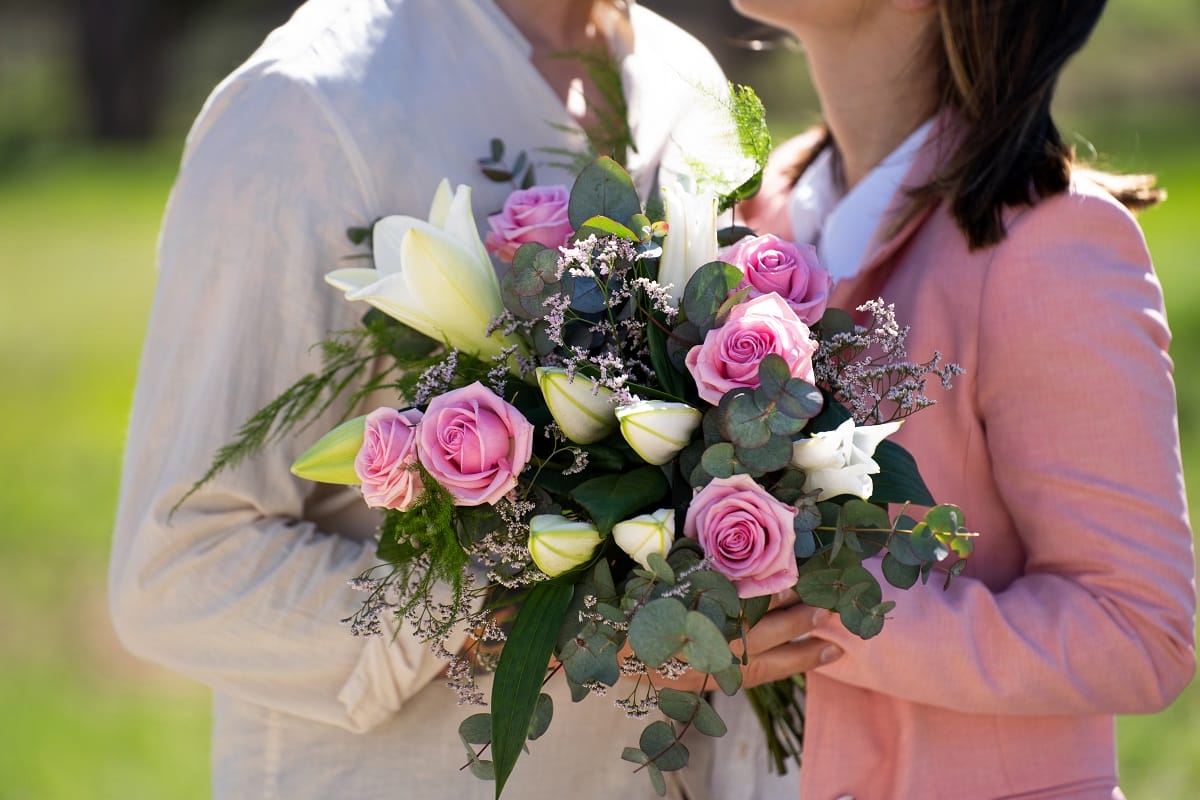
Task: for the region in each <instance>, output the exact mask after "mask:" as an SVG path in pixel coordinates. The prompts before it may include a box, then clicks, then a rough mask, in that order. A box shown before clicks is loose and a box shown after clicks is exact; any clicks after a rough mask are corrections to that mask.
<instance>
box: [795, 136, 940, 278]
mask: <svg viewBox="0 0 1200 800" xmlns="http://www.w3.org/2000/svg"><path fill="white" fill-rule="evenodd" d="M932 127H933V120H932V119H931V120H927V121H926V122H925V123H924V124H922V125H921V126H920V127H919V128H917V129H916V130H915V131H913V132H912V133H911V134H909V135H908V137H907V138H906V139H905V140H904V141H903V142H901V143H900V145H899V146H898V147H897V148H896V149H895V150H893V151H892V152H891V153H889V154H888V156H887V157H886V158H884V159H883V160H882V161H880V162H879V163H878V164H876V165H875V167H874V168H872V169H871V171H870V172H868V173H867V174H866V176H864V177H863V179H862V180H861V181H859V182H858V183H857V184H856V185H855V186H854V188H852V189H851V190H850V191H849V192H843V191H842V189H841V188H840V186H839V185H838V182H837V180H836V178H835V176H834V170H833V150H832V149H831V148H828V147H827V148H825V149H824V150H823V151H821V153H820V154H819V155H817V157H816V158H815V159H813V162H812V164H811V165H809V167H808V169H806V170H805V171H804V174H803V175H801V176H800V180H798V181H796V185H795V187H793V188H792V194H791V196H790V197H789V198H788V213H789V216H790V217H791V222H792V236H793V237H795V239H796V241H798V242H807V243H809V244H815V245H816V247H817V257H818V259H819V260H820V262H821V265H822V266H823V267H825V269H827V270H829V274H830V275H831V276H832V277H833V279H834V280H835V281H839V280H841V279H843V278H850V277H853V276H854V275H856V274H857V273H858V270H859V268H860V267H861V266H862V260H863V258H864V257H865V256H866V254H867V248H868V247H869V246H870V244H871V240H872V238H873V237H874V235H875V233H876V231H877V230H878V228H879V226H880V224H881V223H882V222H883V217H884V214H886V213H887V210H888V206H889V205H890V204H891V202H892V198H893V197H895V196H896V192H898V191H899V190H900V186H901V185H902V184H903V182H904V178H905V177H906V176H907V175H908V171H909V170H910V169H912V165H913V162H914V161H915V160H916V158H917V153H919V152H920V151H921V147H922V146H923V145H924V144H925V140H926V138H928V136H929V131H930V129H932Z"/></svg>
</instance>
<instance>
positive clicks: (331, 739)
mask: <svg viewBox="0 0 1200 800" xmlns="http://www.w3.org/2000/svg"><path fill="white" fill-rule="evenodd" d="M631 14H632V23H633V30H634V36H635V46H634V48H633V51H632V52H627V53H621V54H620V55H621V57H622V60H621V67H622V77H623V79H624V82H625V86H626V90H627V95H628V99H629V104H630V121H631V124H632V127H633V129H634V139H635V142H636V146H637V152H636V153H635V154H631V157H630V161H631V166H632V167H633V169H634V171H635V174H636V178H637V180H638V183H639V185H640V187H641V188H642V190H643V191H648V190H649V189H650V187H651V184H653V182H654V178H655V174H654V167H655V166H656V165H662V167H663V168H664V169H665V170H666V171H668V172H671V171H679V170H681V169H682V168H683V167H682V165H684V164H685V163H686V157H685V155H684V154H683V153H681V152H679V149H680V148H679V147H678V146H677V141H678V140H677V139H676V138H675V135H674V134H675V132H683V131H686V130H687V129H688V126H689V124H692V125H696V124H698V123H696V120H695V118H694V117H693V115H694V114H696V113H697V111H698V110H699V109H700V107H701V106H702V105H703V104H704V99H705V98H706V97H707V98H709V99H710V100H711V97H712V93H713V92H714V91H719V90H721V89H723V87H724V78H723V76H722V75H721V72H720V70H719V68H718V67H717V65H716V63H715V62H714V61H713V60H712V58H711V56H710V55H709V54H708V52H707V51H706V50H704V49H703V48H702V47H701V46H700V45H699V44H698V43H697V42H696V41H695V40H694V39H692V38H691V37H689V36H688V35H687V34H685V33H684V32H683V31H681V30H680V29H678V28H676V27H675V26H673V25H671V24H670V23H668V22H666V21H664V20H663V19H661V18H660V17H658V16H656V15H655V14H653V13H652V12H650V11H648V10H646V9H643V8H640V7H636V6H634V7H633V8H632V9H631ZM529 53H530V48H529V45H528V43H527V42H526V41H525V40H524V39H523V38H522V37H521V35H520V34H519V33H518V31H517V30H516V29H515V28H514V27H513V25H512V24H511V23H510V22H509V20H508V19H507V18H506V17H505V16H504V15H503V14H502V13H500V12H499V10H498V9H497V8H496V7H495V6H494V5H493V3H492V2H491V0H390V2H389V1H388V0H312V2H309V3H307V4H306V5H304V6H303V7H301V8H300V9H299V10H298V11H297V12H296V13H295V15H294V17H293V18H292V19H291V20H290V21H289V22H288V23H287V24H286V25H284V26H283V27H281V28H280V29H278V30H276V31H275V32H274V33H272V34H271V35H270V36H269V37H268V38H267V40H266V41H265V42H264V44H263V45H262V47H261V48H260V49H259V50H258V51H257V52H256V53H255V54H254V55H253V56H252V57H251V58H250V59H249V61H247V62H246V63H245V64H244V65H242V66H241V67H240V68H238V69H237V70H236V71H235V72H234V73H233V74H232V75H231V76H230V77H229V78H228V79H226V80H225V81H224V82H223V83H222V84H221V85H220V86H219V87H218V88H217V89H216V90H215V91H214V93H213V94H212V96H211V97H210V98H209V99H208V101H207V103H206V104H205V106H204V109H203V111H202V112H201V114H200V116H199V118H198V119H197V121H196V123H195V126H194V127H193V128H192V131H191V133H190V134H189V136H188V140H187V145H186V148H185V151H184V156H183V163H182V168H181V171H180V174H179V177H178V180H177V182H176V184H175V187H174V190H173V192H172V194H171V198H170V202H169V204H168V208H167V212H166V217H165V221H164V225H163V230H162V235H161V240H160V243H159V277H158V287H157V294H156V297H155V301H154V307H153V311H152V314H151V319H150V323H149V329H148V332H147V336H146V343H145V350H144V353H143V357H142V364H141V372H140V376H139V379H138V386H137V391H136V396H135V399H134V408H133V414H132V420H131V424H130V429H129V436H128V445H127V452H126V457H125V465H124V477H123V482H122V490H121V499H120V507H119V511H118V519H117V524H116V535H115V542H114V546H113V553H112V565H111V576H110V605H111V609H112V614H113V619H114V622H115V625H116V628H117V631H118V633H119V635H120V636H121V638H122V640H123V641H124V642H125V643H126V644H127V646H128V647H129V648H130V649H131V650H133V651H134V652H136V653H138V654H140V655H142V656H143V657H145V658H148V659H151V660H154V661H157V662H159V663H160V664H163V665H165V666H167V667H169V668H170V669H172V670H175V671H177V672H180V673H182V674H184V675H187V676H190V677H191V678H194V679H196V680H198V681H201V682H203V683H205V684H207V685H209V686H211V687H212V688H213V690H214V735H213V752H212V760H213V791H214V795H215V796H216V797H219V798H239V799H242V798H258V799H260V800H273V799H274V798H288V800H300V799H302V798H342V797H346V798H388V799H389V800H394V799H395V798H442V797H445V798H450V797H453V798H456V799H462V800H469V799H470V798H480V800H483V798H491V797H492V794H493V785H492V784H491V783H487V782H483V781H479V780H477V779H476V778H474V777H472V776H471V775H470V774H469V773H468V772H466V771H459V767H461V766H462V765H463V764H464V761H465V759H464V752H463V748H462V746H461V744H460V743H459V740H458V735H457V728H458V724H459V722H460V720H461V719H462V718H464V717H465V716H466V715H467V714H469V713H472V711H471V709H469V708H459V707H457V705H456V698H455V695H454V693H453V692H452V691H451V690H450V689H448V688H447V687H445V686H444V685H443V684H442V683H441V681H440V680H435V677H436V676H437V675H438V673H439V672H440V671H441V670H442V669H443V667H444V666H445V665H444V663H443V662H441V661H439V660H437V659H435V658H433V657H431V656H430V655H429V654H428V652H427V651H426V649H425V648H424V647H423V646H421V644H420V643H418V642H417V641H415V640H414V639H413V638H411V637H409V636H408V635H406V634H404V633H401V634H400V635H399V636H397V637H395V638H394V640H392V639H388V638H382V637H376V638H367V639H361V638H354V637H352V636H351V635H350V632H349V630H348V627H347V626H345V625H343V624H341V623H340V620H341V619H343V618H344V617H346V616H348V615H349V614H351V613H352V612H353V611H354V610H355V609H356V608H357V607H358V605H359V603H360V602H361V600H362V599H363V597H362V595H360V594H358V593H356V592H354V591H352V590H350V589H349V588H348V586H347V580H348V579H349V578H351V577H353V576H355V575H357V574H359V573H360V572H362V571H363V570H364V569H366V568H368V567H370V566H372V565H373V564H375V563H376V558H375V555H374V550H375V544H374V541H373V539H372V535H373V533H374V531H375V526H376V522H377V518H376V516H375V515H374V514H373V513H371V512H369V511H368V510H367V509H366V507H365V506H364V505H363V502H362V500H361V497H359V496H357V495H356V494H355V492H354V491H351V490H346V489H341V488H330V487H316V486H314V485H313V484H311V483H308V482H305V481H301V480H298V479H295V478H293V477H292V476H291V475H290V474H289V472H288V466H289V465H290V464H291V462H292V461H293V459H294V458H295V457H296V456H297V455H298V454H299V453H300V452H302V451H303V450H304V449H305V448H306V447H308V445H309V444H311V443H312V441H313V440H314V439H315V438H316V437H317V436H318V435H319V434H320V433H322V432H324V431H325V430H328V429H329V428H330V427H332V426H333V424H334V423H335V422H336V414H335V413H329V414H326V415H325V416H324V417H322V418H321V419H319V420H317V421H316V422H315V423H314V424H313V425H312V427H311V428H309V429H308V430H306V431H305V432H303V433H301V434H298V435H289V436H286V437H284V438H283V439H282V440H281V441H279V442H275V443H272V444H270V445H269V446H268V447H266V448H265V449H264V451H263V452H262V454H261V455H259V456H257V457H256V458H254V459H253V460H252V461H251V462H249V463H247V464H245V465H244V466H242V467H241V468H239V469H236V470H232V471H228V472H225V473H223V474H221V475H219V476H217V477H216V479H214V480H213V481H212V482H211V483H209V484H208V485H207V486H205V487H204V488H203V489H202V490H201V491H200V492H199V493H197V494H196V495H195V496H194V497H193V498H192V499H191V500H189V501H188V503H187V504H186V505H184V506H183V507H182V508H180V509H179V510H178V511H177V512H176V513H175V514H174V516H173V517H172V516H170V515H169V511H170V509H171V507H172V505H173V504H174V503H175V502H176V501H177V500H178V499H179V498H180V497H181V496H182V494H183V493H184V491H186V490H187V488H188V487H189V486H190V485H191V484H192V483H193V482H194V481H195V480H196V479H197V478H199V477H200V476H201V475H203V474H204V472H205V470H206V469H207V467H208V465H209V463H210V462H211V461H212V458H213V454H214V452H215V451H216V449H217V448H218V447H219V446H221V445H222V444H224V443H225V442H227V441H229V440H230V439H231V438H232V436H233V435H234V432H235V431H236V430H237V428H238V426H239V425H241V423H242V422H243V421H245V420H246V419H247V418H248V417H249V416H250V415H251V414H252V413H254V412H255V411H256V410H257V409H259V408H260V407H261V406H263V405H264V404H266V403H267V402H268V401H269V400H270V399H272V398H273V397H275V396H276V395H277V394H279V393H280V392H281V391H282V390H283V389H284V388H286V387H287V386H288V385H289V384H290V383H292V382H293V381H294V380H296V379H297V378H299V377H300V376H302V375H304V374H305V373H306V372H309V371H312V370H314V369H316V368H317V367H318V366H319V357H318V354H317V353H316V352H315V351H314V350H312V345H313V344H314V343H316V342H318V341H321V340H322V339H324V338H326V337H327V335H328V333H329V332H330V331H335V330H341V329H350V328H353V327H355V326H356V324H357V322H358V319H359V318H360V316H361V315H362V313H363V312H364V311H365V310H366V308H365V306H363V305H361V304H351V303H347V302H346V301H345V300H344V299H342V295H341V293H340V292H338V291H336V290H334V289H332V288H330V287H329V286H327V285H326V284H325V283H324V281H323V276H324V274H325V273H326V272H328V271H330V270H332V269H335V268H337V267H338V266H341V265H343V264H342V262H341V261H340V259H342V258H343V257H345V256H348V255H351V254H353V253H354V252H356V248H354V247H353V246H351V244H350V243H349V242H348V240H347V238H346V235H345V230H346V228H347V227H349V226H355V225H364V224H367V223H370V222H371V221H372V220H374V219H376V218H378V217H380V216H382V215H385V214H396V213H403V214H411V215H417V216H424V215H425V214H426V213H427V211H428V208H429V203H430V201H431V199H432V197H433V193H434V189H435V188H436V186H437V184H438V182H439V181H440V180H441V179H442V178H443V177H448V178H449V179H450V181H451V183H452V184H457V183H468V184H471V185H472V186H474V187H475V192H474V208H475V212H476V215H477V217H478V218H479V221H480V222H482V221H483V218H484V217H485V216H486V215H487V214H489V213H494V212H496V211H497V210H499V208H500V207H501V205H502V203H503V200H504V198H505V196H506V194H507V193H508V192H509V191H510V190H511V187H510V186H506V185H499V184H493V183H491V182H489V181H487V180H486V179H484V178H483V176H482V175H481V174H480V172H479V169H478V166H477V162H476V159H477V158H478V157H479V156H482V155H484V154H485V153H486V152H487V150H488V141H489V139H490V138H491V137H499V138H501V139H503V140H504V141H505V142H506V143H507V145H508V152H509V157H510V158H511V157H512V155H514V154H515V153H517V152H518V151H520V150H526V151H528V153H529V155H530V156H531V157H532V158H533V159H534V161H535V162H537V177H538V181H539V182H540V183H556V182H557V183H569V182H570V179H571V176H570V175H569V174H567V173H565V172H563V171H562V169H560V168H555V167H554V166H553V165H552V164H551V163H549V162H552V161H554V160H555V159H556V158H557V156H554V155H552V154H550V153H549V152H548V151H546V150H544V149H542V148H567V149H572V150H578V149H579V147H580V144H581V140H580V138H579V136H578V135H577V134H572V133H570V132H566V131H564V130H562V127H563V126H569V125H570V123H571V118H570V117H569V116H568V115H567V112H566V111H565V110H564V108H563V105H562V103H561V102H560V101H559V99H558V97H557V96H556V95H555V94H554V93H553V92H552V91H551V90H550V88H549V87H548V85H547V84H546V83H545V82H544V81H543V79H542V78H541V77H540V75H539V73H537V72H536V71H535V70H534V68H533V67H532V65H531V64H530V61H529ZM669 178H670V176H664V178H663V180H667V179H669ZM358 252H362V251H361V249H359V250H358ZM385 401H386V400H385V399H383V398H381V402H385ZM340 410H341V409H335V411H337V412H340ZM554 685H555V687H556V688H555V689H554V690H553V692H552V693H553V695H554V701H555V720H554V725H553V727H552V728H551V731H550V734H549V735H548V736H546V737H543V738H542V739H540V740H539V741H537V742H534V743H532V744H531V748H530V749H531V751H532V752H531V754H529V755H527V756H525V757H523V758H522V760H521V762H520V763H518V765H517V768H516V771H515V773H514V775H513V778H512V780H511V781H510V783H509V787H508V789H507V790H506V796H507V797H511V798H514V799H518V798H559V797H562V796H564V795H568V794H569V795H570V796H571V797H573V798H578V799H579V800H583V799H584V798H593V797H594V798H611V797H622V798H637V797H651V796H653V793H652V791H651V789H650V786H649V781H648V780H647V779H646V777H645V776H644V775H642V774H634V773H633V770H632V766H631V765H629V764H627V763H624V762H621V761H620V754H621V750H622V748H623V747H625V746H626V745H633V744H636V741H637V738H638V734H639V732H640V730H641V727H642V723H639V722H636V721H630V720H627V719H626V718H625V716H624V714H623V713H622V712H620V711H618V710H617V709H615V708H614V707H613V706H612V704H611V703H610V702H609V701H607V700H604V699H600V698H589V700H588V701H586V702H584V703H580V704H573V703H571V702H570V700H569V696H568V694H567V693H566V692H565V690H564V687H563V686H562V682H555V684H554ZM489 687H490V683H488V682H487V681H486V679H485V681H484V685H483V689H484V691H485V692H486V691H487V690H488V688H489Z"/></svg>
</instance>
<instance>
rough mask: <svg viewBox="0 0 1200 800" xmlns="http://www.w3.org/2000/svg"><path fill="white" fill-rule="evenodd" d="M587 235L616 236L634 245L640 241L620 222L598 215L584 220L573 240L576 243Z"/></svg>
mask: <svg viewBox="0 0 1200 800" xmlns="http://www.w3.org/2000/svg"><path fill="white" fill-rule="evenodd" d="M635 216H638V215H635ZM589 234H595V235H596V236H616V237H618V238H620V239H627V240H628V241H631V242H633V243H634V244H637V243H638V242H640V241H641V238H640V237H639V236H638V235H637V234H636V233H634V232H633V231H631V230H630V229H629V228H627V227H626V226H624V225H622V224H621V223H620V222H617V221H616V220H615V219H610V218H608V217H604V216H600V215H597V216H594V217H589V218H588V219H586V220H584V222H583V224H582V225H580V226H579V230H577V231H576V232H575V239H576V240H577V241H578V240H580V239H586V238H587V237H588V235H589Z"/></svg>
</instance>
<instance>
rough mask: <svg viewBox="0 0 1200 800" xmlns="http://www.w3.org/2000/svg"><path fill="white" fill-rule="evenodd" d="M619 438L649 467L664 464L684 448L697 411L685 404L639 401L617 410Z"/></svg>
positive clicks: (698, 418) (697, 415) (697, 419)
mask: <svg viewBox="0 0 1200 800" xmlns="http://www.w3.org/2000/svg"><path fill="white" fill-rule="evenodd" d="M616 413H617V420H618V422H620V424H621V435H622V436H624V437H625V441H627V442H629V446H630V447H632V448H633V449H634V452H636V453H637V454H638V455H639V456H641V457H642V459H643V460H644V461H645V462H646V463H648V464H665V463H667V462H668V461H670V460H671V458H672V456H674V455H675V454H676V453H678V452H679V451H680V450H682V449H683V448H684V447H686V446H687V443H688V442H690V441H691V440H692V434H693V433H694V432H695V431H696V428H697V427H699V425H700V417H701V415H700V412H699V411H697V410H696V409H694V408H692V407H691V406H689V405H688V404H687V403H668V402H665V401H662V400H641V401H639V402H637V403H632V404H631V405H627V406H624V407H623V408H618V409H617V412H616Z"/></svg>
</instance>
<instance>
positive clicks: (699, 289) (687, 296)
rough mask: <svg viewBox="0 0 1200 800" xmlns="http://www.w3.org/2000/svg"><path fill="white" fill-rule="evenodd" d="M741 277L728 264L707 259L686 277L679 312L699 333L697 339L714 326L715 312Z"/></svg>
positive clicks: (737, 270) (739, 281)
mask: <svg viewBox="0 0 1200 800" xmlns="http://www.w3.org/2000/svg"><path fill="white" fill-rule="evenodd" d="M742 278H743V276H742V273H741V271H740V270H739V269H738V268H737V267H735V266H733V265H732V264H726V263H725V262H724V261H710V262H708V263H707V264H704V265H703V266H701V267H700V268H699V269H697V270H696V271H695V272H694V273H693V274H692V277H691V278H690V279H688V282H687V286H686V287H685V288H684V291H683V304H682V305H683V313H684V315H685V316H686V317H687V320H688V322H690V323H692V325H694V326H695V327H696V329H697V330H698V331H699V332H700V337H699V338H698V339H697V341H699V340H700V339H702V338H703V335H704V334H706V333H708V331H710V330H711V329H712V328H713V327H714V326H715V324H716V319H717V312H718V311H719V310H720V308H721V306H722V304H723V303H724V302H725V299H726V298H728V297H729V293H730V292H732V291H734V290H735V289H736V288H737V286H738V284H739V283H741V282H742Z"/></svg>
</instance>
